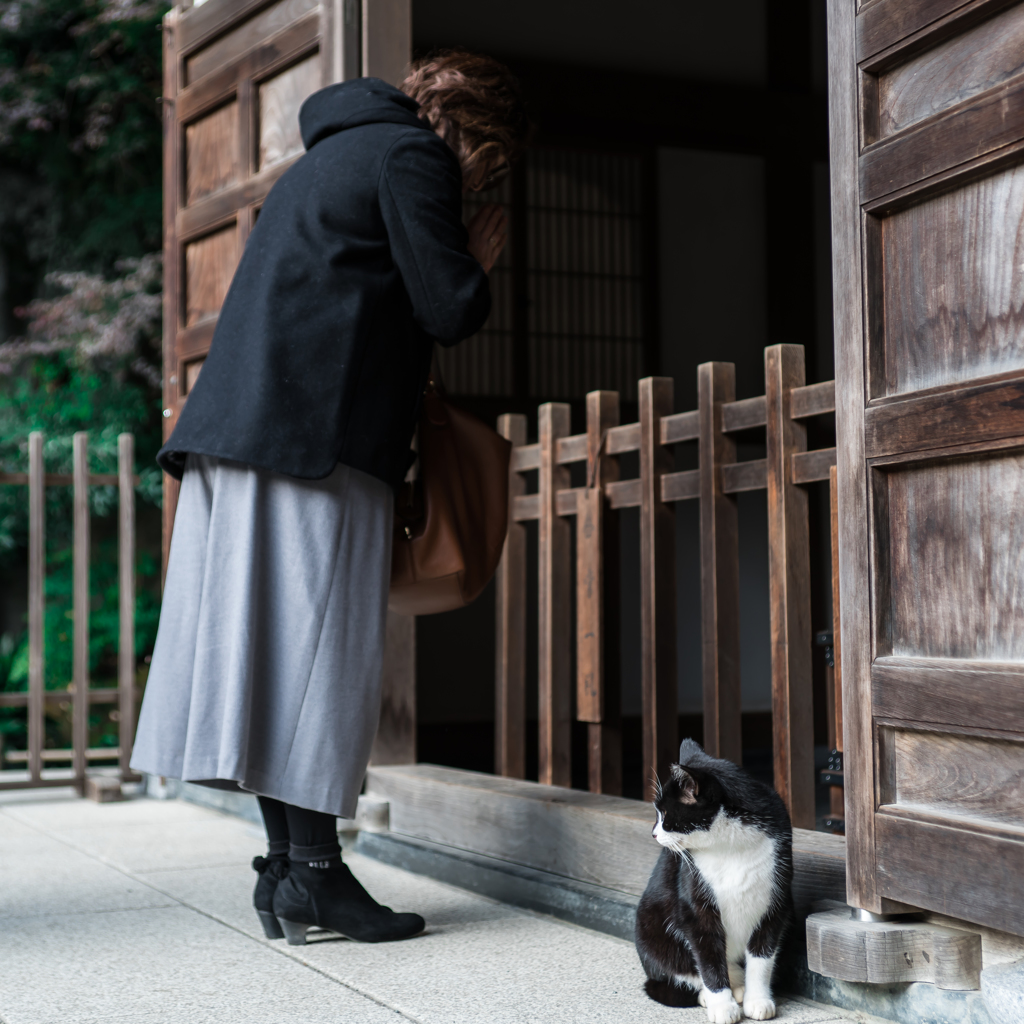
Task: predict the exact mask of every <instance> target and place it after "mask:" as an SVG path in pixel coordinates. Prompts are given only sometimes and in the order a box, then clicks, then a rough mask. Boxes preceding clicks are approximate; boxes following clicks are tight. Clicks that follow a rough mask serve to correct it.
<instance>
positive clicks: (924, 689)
mask: <svg viewBox="0 0 1024 1024" xmlns="http://www.w3.org/2000/svg"><path fill="white" fill-rule="evenodd" d="M870 706H871V708H872V709H873V711H874V714H875V716H876V717H877V718H878V720H879V721H890V722H891V721H903V722H930V723H933V724H935V725H947V726H958V727H963V728H967V729H976V730H979V731H987V732H1014V733H1024V669H1022V667H1021V666H1020V665H1019V664H1018V665H1013V664H1000V663H998V662H986V661H969V660H963V661H960V660H953V659H940V658H895V657H879V658H876V659H875V660H874V663H873V664H872V666H871V695H870Z"/></svg>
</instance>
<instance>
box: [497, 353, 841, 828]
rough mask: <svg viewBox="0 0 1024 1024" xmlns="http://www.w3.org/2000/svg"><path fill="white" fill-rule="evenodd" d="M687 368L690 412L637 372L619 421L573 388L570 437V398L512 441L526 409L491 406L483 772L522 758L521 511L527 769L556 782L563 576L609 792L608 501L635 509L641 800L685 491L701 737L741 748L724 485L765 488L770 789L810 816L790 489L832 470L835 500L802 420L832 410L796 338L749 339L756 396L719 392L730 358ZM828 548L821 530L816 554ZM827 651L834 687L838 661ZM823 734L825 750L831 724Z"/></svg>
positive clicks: (584, 694)
mask: <svg viewBox="0 0 1024 1024" xmlns="http://www.w3.org/2000/svg"><path fill="white" fill-rule="evenodd" d="M697 376H698V396H699V401H698V408H697V409H695V410H693V411H691V412H682V413H673V412H672V407H673V393H672V390H673V382H672V380H671V379H670V378H666V377H648V378H646V379H645V380H642V381H641V382H640V388H639V400H640V420H639V422H638V423H629V424H620V423H619V397H618V393H617V392H613V391H595V392H592V393H591V394H589V395H588V396H587V404H586V415H587V429H586V432H585V433H583V434H575V435H570V433H569V429H570V428H569V406H568V405H566V404H562V403H555V402H552V403H548V404H546V405H542V406H541V407H540V410H539V415H538V432H537V436H538V441H537V442H536V443H534V444H526V430H527V423H526V417H525V416H523V415H520V414H507V415H504V416H502V417H500V419H499V428H498V429H499V431H500V432H501V433H502V434H503V435H504V436H505V437H507V438H508V439H509V440H511V441H512V443H513V445H514V449H513V453H512V462H511V470H510V474H511V480H510V484H511V487H510V498H509V501H510V510H509V533H508V538H507V540H506V542H505V551H504V554H503V557H502V562H501V566H500V568H499V570H498V576H497V659H496V661H497V664H496V701H495V706H496V756H495V760H496V768H495V770H496V771H497V772H498V773H499V774H501V775H507V776H512V777H517V778H522V777H523V775H524V770H525V750H526V698H525V690H526V654H525V652H526V615H527V582H526V581H527V565H526V557H527V556H526V529H525V523H526V522H528V521H536V522H537V523H538V566H537V569H538V595H537V597H538V600H537V604H538V616H539V619H538V703H539V708H538V728H539V733H540V735H539V779H540V781H541V782H543V783H547V784H550V785H558V786H568V785H569V784H570V727H571V719H570V715H571V703H572V700H571V698H572V694H571V686H572V680H571V678H570V667H571V657H572V651H571V646H570V645H571V644H572V642H573V632H574V631H573V623H572V621H571V615H572V593H571V592H572V589H573V586H574V585H575V591H576V601H575V604H576V624H575V626H576V628H575V644H576V680H575V683H576V717H577V719H579V720H580V721H582V722H586V723H587V732H588V765H589V769H588V774H589V786H590V789H591V790H592V791H594V792H619V791H620V790H621V772H622V769H621V745H620V744H619V742H618V729H619V725H618V714H619V712H618V701H619V696H618V693H617V691H616V692H606V689H607V688H606V671H605V670H606V666H607V664H608V663H609V658H608V652H609V650H610V649H611V646H612V645H614V643H615V641H616V635H617V631H618V626H617V614H618V611H617V605H616V602H615V601H612V600H607V599H606V596H607V595H609V594H611V593H612V592H614V591H616V590H617V587H616V586H615V585H614V583H610V579H612V578H613V574H614V573H615V572H616V570H617V564H618V555H617V552H618V543H619V541H618V530H617V523H616V518H617V517H616V516H615V515H614V512H615V511H616V510H618V509H624V508H639V510H640V552H639V554H640V577H641V607H640V620H641V652H642V653H641V657H642V667H641V690H642V719H643V770H644V793H645V799H650V798H651V796H652V794H653V782H654V777H655V774H656V773H657V772H664V770H665V767H666V766H667V765H668V763H670V762H671V761H673V760H674V759H675V757H676V756H677V750H678V746H677V744H678V736H677V731H678V724H677V723H678V718H677V698H676V687H677V681H676V639H675V630H676V613H675V572H676V566H675V523H674V503H676V502H679V501H688V500H695V501H699V502H700V551H701V606H702V660H703V705H704V746H705V748H706V749H707V751H708V752H709V753H711V754H713V755H715V756H717V757H725V758H729V759H731V760H733V761H736V762H737V763H738V762H739V761H740V757H741V740H740V666H739V647H740V635H739V535H738V526H737V506H736V500H735V497H734V496H735V495H736V494H738V493H740V492H742V491H753V490H765V489H766V490H767V492H768V540H769V572H770V600H771V673H772V714H773V718H772V725H773V729H772V735H773V746H774V770H775V786H776V788H777V789H778V791H779V793H780V794H781V795H782V797H783V799H784V800H785V801H786V804H787V806H788V807H789V810H790V814H791V816H792V818H793V824H794V825H796V826H799V827H802V828H814V826H815V811H814V738H813V720H812V696H811V651H812V642H813V638H812V631H811V597H810V583H811V569H810V539H809V524H808V494H807V490H806V487H805V485H806V484H809V483H812V482H814V481H818V480H821V481H824V480H830V479H831V486H832V492H833V505H834V500H835V499H834V494H835V469H834V467H835V461H836V459H835V449H834V448H829V449H822V450H818V451H807V430H806V426H805V421H806V420H807V419H808V418H810V417H812V416H818V415H822V414H826V413H831V412H834V410H835V385H834V381H825V382H823V383H821V384H811V385H807V384H805V377H804V350H803V346H800V345H775V346H772V347H770V348H768V349H766V350H765V394H764V395H762V396H760V397H757V398H748V399H744V400H743V401H736V391H735V367H734V366H733V364H732V363H704V364H703V365H701V366H700V367H699V368H698V371H697ZM755 427H764V428H765V430H766V452H767V456H766V458H764V459H757V460H754V461H749V462H737V461H736V443H735V440H734V435H735V434H736V433H737V432H739V431H744V430H749V429H751V428H755ZM694 441H695V442H697V445H698V450H699V468H698V469H694V470H686V471H680V472H676V471H674V456H673V450H672V446H673V445H676V444H681V443H684V442H694ZM634 451H635V452H639V462H640V475H639V476H638V477H635V478H633V479H626V480H624V479H621V478H620V472H619V465H618V461H619V458H618V457H619V456H621V455H623V454H624V453H626V452H634ZM573 463H583V464H585V466H586V485H585V486H583V487H571V486H570V473H569V466H570V465H572V464H573ZM529 473H536V489H535V490H534V491H533V493H528V486H527V474H529ZM573 516H575V520H576V524H575V525H576V566H575V573H574V572H573V568H574V567H573V566H572V564H571V559H572V552H571V534H570V530H571V529H572V527H571V524H570V518H571V517H573ZM833 519H834V516H833ZM835 561H836V552H835V537H834V535H833V565H834V564H835ZM574 577H575V580H574ZM836 635H837V636H838V633H836ZM836 653H837V654H838V652H836ZM835 663H836V666H837V668H836V671H835V676H836V681H835V686H836V688H837V690H838V688H839V687H840V686H841V680H840V679H839V670H838V664H839V661H838V657H837V658H836V662H835ZM839 708H840V709H841V701H839ZM839 714H841V710H840V712H839ZM836 745H837V747H838V748H839V749H840V750H841V749H842V737H841V727H840V731H839V732H838V734H837V736H836ZM840 797H841V794H840ZM839 806H840V807H841V802H840V805H839ZM833 808H835V804H833Z"/></svg>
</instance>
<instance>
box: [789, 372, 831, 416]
mask: <svg viewBox="0 0 1024 1024" xmlns="http://www.w3.org/2000/svg"><path fill="white" fill-rule="evenodd" d="M835 411H836V382H835V381H834V380H825V381H822V382H821V383H820V384H806V385H804V386H803V387H802V388H793V390H792V391H791V392H790V396H789V414H790V416H792V418H793V419H795V420H805V419H807V417H808V416H822V415H824V414H825V413H828V412H835Z"/></svg>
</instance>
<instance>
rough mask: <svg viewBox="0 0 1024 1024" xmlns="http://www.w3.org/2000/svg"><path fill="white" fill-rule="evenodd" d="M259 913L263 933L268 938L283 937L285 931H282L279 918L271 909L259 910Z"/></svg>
mask: <svg viewBox="0 0 1024 1024" xmlns="http://www.w3.org/2000/svg"><path fill="white" fill-rule="evenodd" d="M256 913H257V914H259V918H260V924H262V925H263V934H264V935H266V937H267V938H268V939H283V938H284V932H283V931H281V925H280V924H279V923H278V920H277V918H276V917H274V915H273V914H272V913H271V912H270V911H269V910H257V911H256Z"/></svg>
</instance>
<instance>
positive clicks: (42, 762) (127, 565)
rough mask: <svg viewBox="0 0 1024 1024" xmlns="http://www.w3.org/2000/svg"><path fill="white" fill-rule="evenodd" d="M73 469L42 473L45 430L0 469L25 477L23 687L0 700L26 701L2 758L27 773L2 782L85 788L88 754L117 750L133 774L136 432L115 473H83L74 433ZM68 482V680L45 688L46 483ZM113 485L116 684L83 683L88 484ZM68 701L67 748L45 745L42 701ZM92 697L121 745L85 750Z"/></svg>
mask: <svg viewBox="0 0 1024 1024" xmlns="http://www.w3.org/2000/svg"><path fill="white" fill-rule="evenodd" d="M72 458H73V467H72V468H73V472H72V473H71V474H59V473H46V472H45V471H44V467H43V435H42V434H41V433H38V432H35V433H32V434H29V438H28V472H27V473H0V484H24V485H26V486H27V487H28V506H29V524H28V691H27V692H26V693H0V707H25V708H27V717H28V746H27V749H26V750H24V751H7V752H5V755H4V760H5V761H6V762H9V763H14V764H17V763H24V764H25V765H26V768H27V772H26V777H25V778H22V779H16V780H2V781H0V789H22V788H31V787H39V786H67V785H68V784H69V782H71V783H73V784H74V785H75V786H76V788H77V789H78V790H79V792H80V793H84V791H85V785H86V778H87V768H88V764H89V762H90V761H95V760H105V759H109V758H114V757H116V758H117V759H118V762H119V765H120V776H121V779H122V780H125V781H127V780H129V779H133V778H136V776H133V775H132V773H131V772H130V770H129V768H128V762H129V760H130V759H131V752H132V740H133V738H134V734H135V484H136V483H138V479H137V478H136V477H134V476H133V474H132V466H133V464H134V461H135V439H134V438H133V436H132V435H131V434H121V435H120V436H119V437H118V445H117V467H118V471H117V473H116V474H114V473H90V472H89V439H88V435H87V434H86V433H83V432H80V433H77V434H75V436H74V441H73V449H72ZM69 485H70V486H71V487H73V488H74V583H73V588H74V589H73V613H72V614H73V620H74V629H73V634H72V644H73V653H72V663H73V673H72V680H71V682H70V683H69V684H68V686H67V687H66V688H65V689H61V690H47V689H46V688H45V667H46V666H45V662H44V657H45V653H44V652H45V648H44V643H43V640H44V634H43V631H44V622H45V610H46V594H45V579H46V515H45V512H46V502H45V497H46V491H45V489H46V488H47V487H65V486H69ZM90 486H92V487H95V486H116V487H117V488H118V494H119V499H120V510H119V513H120V518H119V523H118V541H119V543H118V563H119V592H120V635H119V646H118V675H117V682H118V685H117V687H116V688H107V689H90V687H89V547H90V529H89V487H90ZM69 698H70V704H71V735H72V745H71V748H70V749H66V750H57V749H48V748H46V746H45V719H46V705H47V703H54V702H57V703H66V702H68V701H69ZM93 704H116V705H117V710H118V718H119V722H118V725H119V745H118V746H117V747H116V748H109V747H107V748H103V747H101V748H96V749H90V748H89V746H88V738H89V708H90V707H91V705H93ZM48 761H51V762H52V761H70V762H71V778H70V779H69V777H68V773H67V771H66V770H60V769H57V770H53V769H50V770H47V769H46V762H48Z"/></svg>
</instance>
